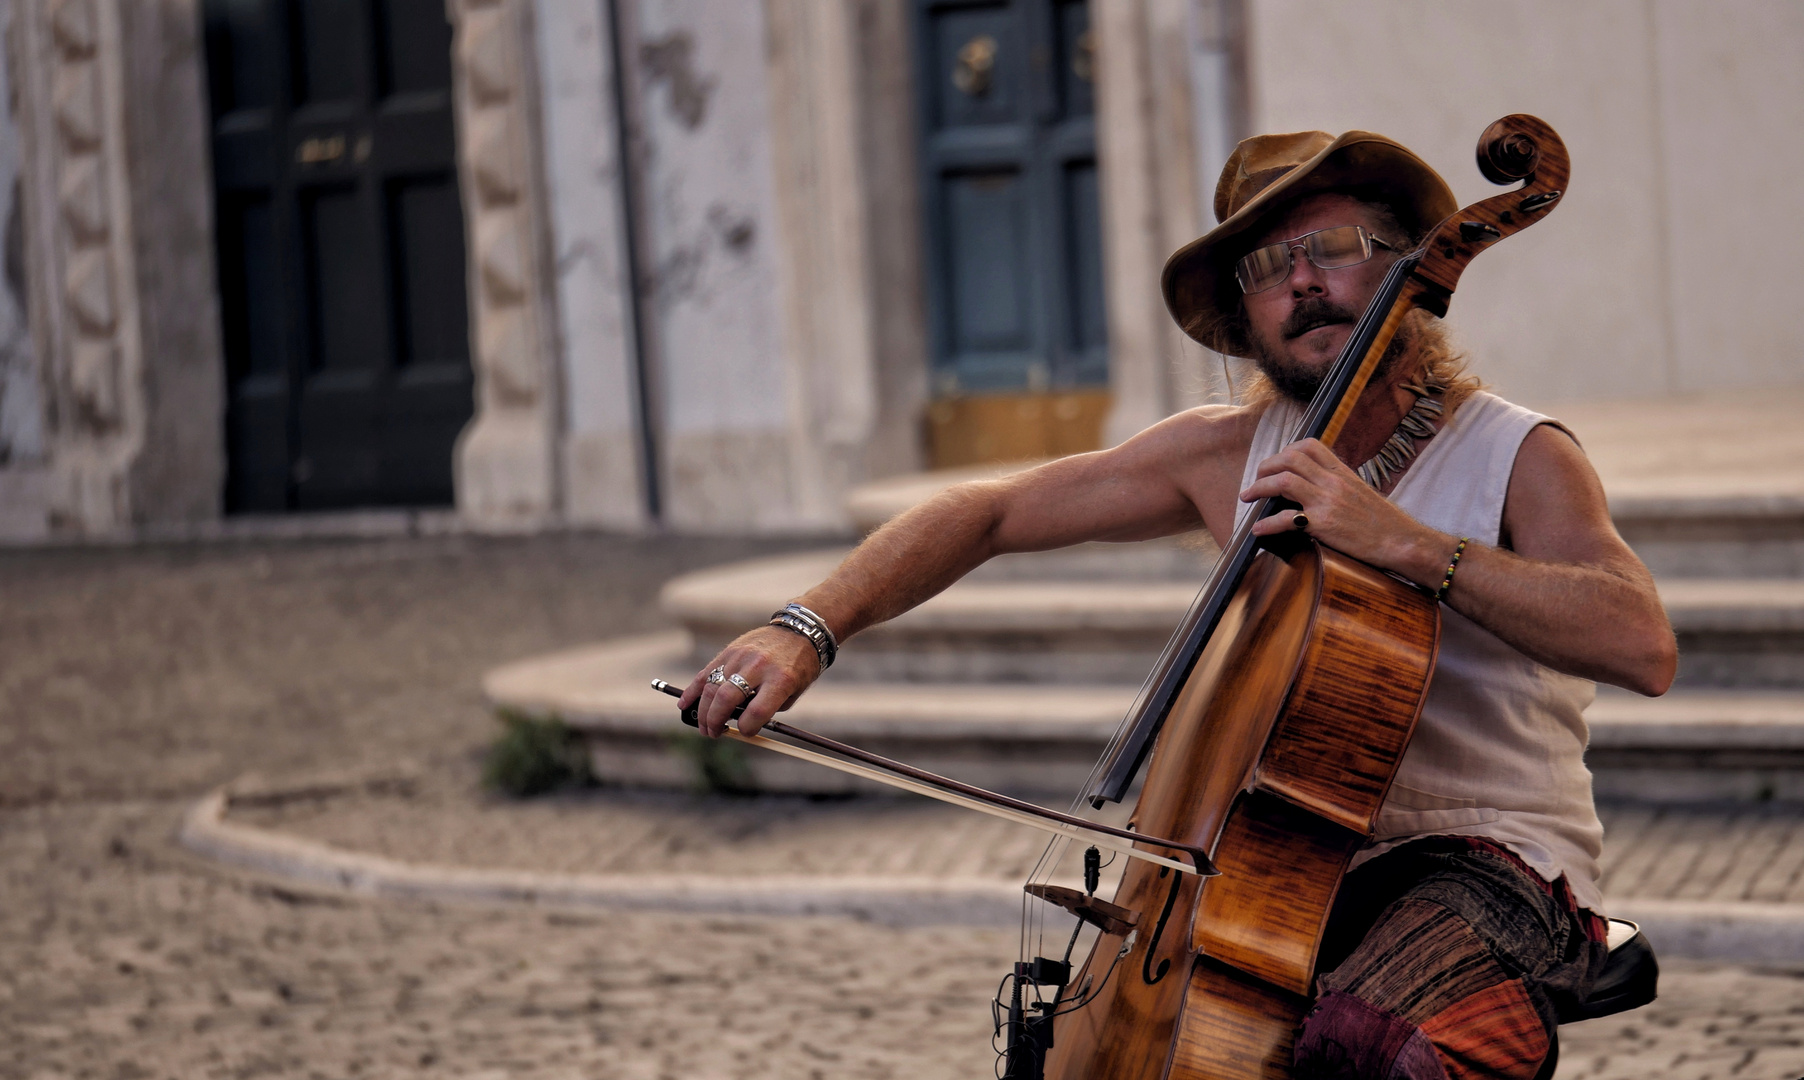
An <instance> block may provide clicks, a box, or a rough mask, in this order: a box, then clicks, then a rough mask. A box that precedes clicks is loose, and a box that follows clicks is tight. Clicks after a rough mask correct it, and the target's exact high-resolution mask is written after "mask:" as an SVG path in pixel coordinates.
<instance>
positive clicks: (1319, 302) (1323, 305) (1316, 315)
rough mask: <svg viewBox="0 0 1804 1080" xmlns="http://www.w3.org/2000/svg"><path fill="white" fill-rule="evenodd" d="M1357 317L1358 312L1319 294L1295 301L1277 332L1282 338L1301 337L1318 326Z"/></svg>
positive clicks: (1347, 320) (1344, 321)
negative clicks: (1295, 303) (1295, 304)
mask: <svg viewBox="0 0 1804 1080" xmlns="http://www.w3.org/2000/svg"><path fill="white" fill-rule="evenodd" d="M1358 318H1359V312H1357V311H1354V310H1353V309H1352V308H1350V307H1346V306H1344V305H1342V304H1337V303H1335V302H1334V301H1332V300H1327V299H1323V298H1322V297H1319V296H1310V297H1305V298H1303V299H1302V300H1299V301H1297V306H1296V307H1294V308H1291V309H1290V314H1289V315H1288V316H1286V317H1285V319H1284V322H1283V324H1282V325H1281V326H1279V327H1278V333H1280V334H1282V335H1283V336H1284V340H1286V341H1289V340H1291V339H1293V338H1299V337H1302V336H1303V335H1304V334H1307V333H1308V332H1309V331H1311V330H1314V329H1316V328H1317V327H1320V326H1329V325H1332V324H1334V323H1350V322H1354V321H1355V320H1357V319H1358Z"/></svg>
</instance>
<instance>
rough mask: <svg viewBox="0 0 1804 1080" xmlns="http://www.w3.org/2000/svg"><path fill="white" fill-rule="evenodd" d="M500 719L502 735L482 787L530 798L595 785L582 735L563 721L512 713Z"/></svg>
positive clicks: (502, 713)
mask: <svg viewBox="0 0 1804 1080" xmlns="http://www.w3.org/2000/svg"><path fill="white" fill-rule="evenodd" d="M496 715H497V716H498V717H499V719H500V720H501V723H502V731H501V734H500V735H498V736H496V738H495V741H494V742H493V743H491V744H490V745H489V751H488V754H487V755H486V756H485V757H484V758H483V762H482V783H483V786H485V787H487V788H489V789H490V790H493V791H499V792H501V793H502V794H504V795H512V796H514V797H515V798H526V797H527V796H531V795H543V794H545V793H546V792H548V791H557V790H559V789H560V788H572V787H586V786H588V785H590V784H593V783H594V782H595V775H594V773H592V772H590V771H589V754H588V751H587V749H586V748H585V747H584V746H583V740H582V736H581V735H579V734H578V733H576V732H575V731H572V730H571V729H570V727H569V726H568V725H566V724H565V723H564V722H563V721H562V720H559V719H558V718H557V717H555V716H552V717H545V718H540V717H534V716H527V715H526V714H524V713H521V712H516V711H514V710H512V709H502V710H500V711H499V712H498V713H497V714H496Z"/></svg>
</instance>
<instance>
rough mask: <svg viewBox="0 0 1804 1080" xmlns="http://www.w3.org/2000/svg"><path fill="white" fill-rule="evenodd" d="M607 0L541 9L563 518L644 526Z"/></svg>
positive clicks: (623, 190) (633, 342)
mask: <svg viewBox="0 0 1804 1080" xmlns="http://www.w3.org/2000/svg"><path fill="white" fill-rule="evenodd" d="M607 8H608V5H607V4H602V3H596V4H582V5H578V4H556V3H546V4H540V5H539V7H538V19H537V29H538V38H537V45H538V50H539V77H540V87H541V90H540V101H541V102H542V108H543V112H544V132H545V177H546V191H547V195H548V197H549V200H550V218H551V244H552V264H553V266H554V267H555V272H556V278H555V289H556V292H557V309H558V311H557V314H558V322H557V326H558V344H559V348H560V351H561V357H562V362H561V370H562V372H563V380H562V382H563V393H564V409H563V433H562V465H563V485H564V516H565V519H566V520H568V521H570V522H572V523H575V524H581V525H598V526H602V527H606V528H615V529H639V528H643V527H644V526H645V525H647V524H648V523H649V521H650V514H649V509H650V506H649V501H648V493H647V491H646V479H647V476H646V472H645V470H646V459H645V450H646V442H645V440H644V439H643V438H642V437H641V435H642V433H641V431H640V428H639V412H640V401H641V391H640V387H639V377H638V356H637V338H636V327H635V325H634V319H635V316H634V311H633V302H634V290H633V286H632V282H631V281H630V275H631V274H632V269H631V264H630V262H629V255H630V250H629V244H628V243H627V236H626V226H627V219H626V195H627V188H626V186H625V184H624V183H623V181H624V179H625V177H624V175H623V171H622V163H621V160H620V158H621V154H620V150H621V145H622V144H621V140H622V135H623V132H621V131H620V129H619V125H618V123H617V119H618V103H617V101H616V86H617V80H616V72H615V69H614V55H615V43H614V41H613V38H612V27H611V26H610V20H609V19H608V18H607V17H606V16H607Z"/></svg>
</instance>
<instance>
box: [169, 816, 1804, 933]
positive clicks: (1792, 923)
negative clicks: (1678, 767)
mask: <svg viewBox="0 0 1804 1080" xmlns="http://www.w3.org/2000/svg"><path fill="white" fill-rule="evenodd" d="M342 786H345V785H342V784H339V785H327V786H326V787H321V786H318V785H314V786H311V787H309V788H308V789H307V793H308V794H314V795H317V794H321V793H324V792H326V791H328V790H329V789H330V788H331V787H342ZM279 794H280V793H277V792H250V791H246V790H243V789H241V788H237V787H235V786H234V785H230V784H228V785H226V786H225V787H221V788H217V789H215V790H213V791H211V792H209V793H208V794H207V795H205V796H204V797H202V798H201V799H200V801H198V802H196V803H195V804H194V805H193V806H192V807H190V808H189V809H188V812H187V814H186V815H184V817H183V819H182V826H181V831H180V833H179V836H178V838H179V840H180V842H181V844H182V846H183V847H186V848H187V849H188V850H190V851H192V852H194V853H195V854H197V855H201V856H203V857H205V858H209V859H212V860H214V861H216V862H219V863H224V864H226V865H229V866H236V867H240V868H243V869H247V870H253V871H257V872H259V873H264V874H270V875H273V876H276V877H280V878H286V879H288V880H290V881H295V882H299V883H302V884H306V885H311V886H315V887H319V888H326V889H331V890H334V891H338V892H345V893H350V894H353V895H357V896H369V897H382V898H390V899H408V900H435V901H448V902H461V903H481V904H523V905H533V906H545V907H557V908H591V909H612V910H621V911H663V912H681V913H685V914H733V915H769V916H798V915H800V916H837V917H840V918H851V919H858V920H862V921H867V922H875V923H882V924H885V925H889V926H898V927H901V926H946V925H953V926H984V927H1004V928H1006V927H1013V926H1017V925H1019V923H1020V918H1021V905H1022V894H1021V891H1020V888H1019V887H1018V886H1016V885H1014V884H1012V883H1008V882H1000V881H996V880H994V879H989V878H971V877H964V878H922V877H881V876H873V875H864V876H843V877H822V876H806V875H769V876H764V875H760V876H757V877H744V878H730V877H724V876H721V875H717V874H555V873H538V872H534V871H530V870H493V869H476V868H471V867H461V866H439V865H434V864H430V863H410V862H404V861H402V860H399V859H390V858H385V857H383V856H380V855H365V854H361V853H358V852H354V851H345V850H343V849H341V848H335V847H332V846H331V845H329V844H323V843H320V842H318V841H314V840H303V839H301V838H299V837H294V836H286V835H283V834H281V833H277V832H273V831H271V830H268V829H260V828H255V827H252V826H248V825H239V824H235V823H232V822H228V821H227V820H225V815H226V811H227V809H228V808H229V807H230V805H231V803H232V800H233V798H234V797H251V798H255V797H264V798H268V797H272V796H279ZM1610 914H1611V915H1612V916H1614V917H1616V918H1620V919H1630V920H1633V921H1634V922H1637V923H1639V924H1641V930H1642V932H1643V933H1644V934H1646V935H1647V937H1648V940H1649V941H1650V942H1652V943H1653V945H1654V949H1655V951H1656V952H1657V953H1658V954H1659V955H1660V956H1662V957H1666V958H1668V959H1689V960H1719V961H1729V962H1736V963H1754V964H1781V965H1786V964H1797V963H1804V904H1766V903H1729V902H1721V901H1708V900H1652V899H1632V898H1629V899H1622V900H1615V901H1612V902H1611V904H1610Z"/></svg>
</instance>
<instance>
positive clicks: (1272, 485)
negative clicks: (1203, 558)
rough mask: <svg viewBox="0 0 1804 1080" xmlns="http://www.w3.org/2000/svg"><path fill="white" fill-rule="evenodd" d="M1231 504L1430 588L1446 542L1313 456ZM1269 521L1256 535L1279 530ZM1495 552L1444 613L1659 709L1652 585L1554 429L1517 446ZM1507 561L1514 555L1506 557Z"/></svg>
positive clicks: (1468, 565)
mask: <svg viewBox="0 0 1804 1080" xmlns="http://www.w3.org/2000/svg"><path fill="white" fill-rule="evenodd" d="M1259 472H1260V479H1259V480H1258V481H1257V482H1256V483H1254V484H1253V486H1251V487H1249V488H1248V489H1247V491H1246V492H1245V493H1244V494H1243V496H1242V497H1243V498H1247V499H1255V498H1259V497H1261V496H1264V495H1276V494H1282V495H1285V496H1286V497H1288V498H1290V499H1292V500H1293V501H1296V502H1298V503H1301V504H1302V506H1303V508H1304V511H1305V512H1306V513H1307V514H1308V515H1309V521H1310V526H1309V533H1310V535H1311V536H1313V537H1315V538H1316V539H1318V540H1320V541H1321V542H1323V543H1325V544H1327V545H1329V546H1330V547H1333V548H1335V549H1336V550H1339V551H1343V552H1345V553H1347V554H1348V555H1352V556H1353V557H1354V558H1358V559H1363V560H1365V561H1366V562H1369V563H1371V564H1373V565H1374V566H1379V567H1382V568H1384V569H1386V570H1390V571H1393V572H1395V573H1397V574H1400V575H1402V576H1404V577H1406V578H1409V579H1410V580H1411V581H1414V582H1416V583H1417V584H1419V585H1422V586H1424V587H1427V588H1438V587H1439V586H1440V584H1441V580H1442V578H1443V576H1444V575H1445V574H1446V570H1447V563H1448V560H1449V558H1450V557H1451V556H1452V553H1453V549H1454V546H1455V545H1456V544H1458V542H1459V538H1458V537H1456V536H1450V535H1448V534H1446V533H1442V532H1439V531H1438V530H1435V529H1430V528H1428V527H1427V526H1425V525H1423V524H1421V523H1420V522H1418V521H1416V520H1415V519H1414V518H1411V517H1410V516H1409V515H1408V514H1406V513H1404V512H1403V511H1402V510H1401V509H1398V508H1397V507H1396V506H1395V505H1394V504H1392V503H1391V502H1389V501H1388V500H1386V499H1384V498H1382V497H1381V496H1379V495H1378V494H1377V493H1376V492H1374V491H1372V490H1371V489H1370V488H1368V487H1366V485H1365V484H1363V483H1361V482H1360V480H1359V478H1358V477H1357V476H1355V475H1354V474H1353V472H1352V471H1351V470H1349V469H1348V468H1347V467H1346V466H1345V465H1343V464H1342V463H1341V462H1340V461H1339V460H1338V459H1336V458H1335V457H1334V455H1333V454H1332V453H1331V452H1330V451H1329V450H1328V449H1327V448H1326V447H1324V446H1323V445H1322V444H1321V443H1319V442H1315V441H1314V440H1309V441H1308V442H1305V443H1298V444H1296V445H1295V446H1292V447H1288V448H1286V449H1285V450H1284V451H1282V452H1280V453H1279V454H1276V455H1274V456H1273V457H1272V458H1271V459H1270V460H1268V461H1267V462H1266V463H1265V464H1264V465H1262V466H1260V470H1259ZM1290 517H1291V515H1290V514H1286V513H1280V514H1277V515H1274V516H1273V517H1271V518H1267V519H1266V520H1265V521H1262V522H1260V523H1259V525H1258V526H1257V529H1256V531H1258V532H1260V533H1272V532H1278V531H1282V530H1283V529H1286V528H1288V527H1290ZM1503 532H1504V537H1503V542H1504V544H1505V545H1506V546H1500V547H1489V546H1486V545H1483V544H1478V543H1468V544H1467V545H1466V550H1465V553H1464V555H1462V556H1461V559H1460V564H1459V570H1458V572H1457V573H1456V575H1455V577H1454V584H1453V587H1452V589H1450V590H1449V591H1448V594H1447V598H1446V602H1447V604H1448V605H1449V606H1450V607H1452V608H1453V609H1454V610H1455V611H1458V612H1459V613H1460V614H1462V615H1465V616H1467V617H1468V618H1470V619H1472V620H1473V621H1474V622H1476V623H1478V624H1479V625H1480V626H1483V627H1484V628H1485V629H1487V630H1489V631H1491V632H1492V633H1494V634H1496V635H1497V636H1498V637H1500V638H1502V639H1503V640H1504V641H1506V642H1508V643H1509V644H1510V645H1512V646H1514V647H1515V648H1517V649H1519V650H1521V651H1522V652H1523V653H1525V654H1527V655H1528V656H1530V657H1533V658H1534V659H1535V660H1538V661H1540V662H1541V663H1543V664H1546V665H1547V666H1548V667H1551V668H1553V669H1555V670H1556V671H1563V672H1566V673H1568V674H1571V675H1578V676H1582V677H1584V678H1588V679H1596V680H1598V681H1600V682H1607V683H1611V684H1614V685H1616V686H1621V687H1625V688H1627V689H1629V690H1634V691H1636V692H1638V693H1642V694H1648V695H1658V694H1663V693H1665V692H1666V690H1667V688H1668V687H1670V686H1671V685H1672V680H1673V675H1674V673H1675V671H1676V669H1677V665H1678V649H1677V646H1676V645H1675V643H1674V640H1673V633H1672V627H1671V624H1670V623H1668V621H1667V618H1666V611H1665V609H1664V608H1663V607H1662V606H1661V604H1660V597H1659V594H1658V593H1657V592H1656V591H1655V589H1654V580H1653V576H1652V575H1650V574H1649V573H1648V572H1647V568H1646V567H1645V566H1643V565H1642V563H1641V560H1640V559H1638V558H1636V557H1635V553H1634V552H1632V551H1630V550H1629V547H1628V545H1627V544H1625V543H1623V541H1622V538H1621V537H1620V536H1618V535H1617V534H1616V529H1615V526H1614V525H1613V524H1612V523H1611V521H1610V514H1609V508H1608V506H1607V504H1606V502H1605V500H1604V492H1603V485H1602V484H1600V483H1599V482H1598V479H1597V474H1596V472H1595V471H1593V470H1592V468H1591V463H1590V462H1589V461H1587V460H1586V459H1585V455H1584V453H1583V452H1582V451H1580V450H1579V448H1578V446H1577V445H1575V444H1574V443H1573V442H1572V440H1571V439H1570V438H1568V437H1567V436H1566V435H1565V434H1564V433H1563V432H1561V431H1559V430H1558V429H1557V428H1553V427H1549V426H1545V425H1543V426H1541V427H1538V428H1536V429H1535V430H1534V431H1532V432H1530V433H1529V435H1528V437H1527V438H1526V439H1524V440H1523V443H1522V448H1521V450H1520V451H1519V452H1518V454H1517V456H1516V465H1515V470H1514V472H1512V474H1511V476H1510V486H1509V493H1508V495H1507V496H1506V499H1505V502H1504V512H1503ZM1511 549H1513V550H1511Z"/></svg>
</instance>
